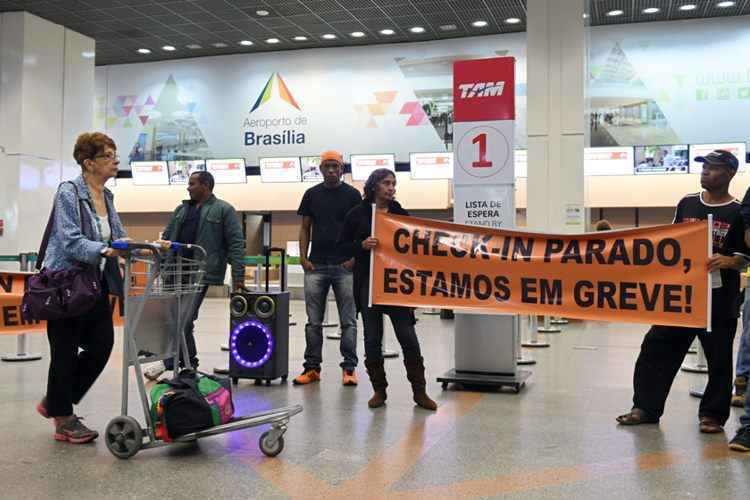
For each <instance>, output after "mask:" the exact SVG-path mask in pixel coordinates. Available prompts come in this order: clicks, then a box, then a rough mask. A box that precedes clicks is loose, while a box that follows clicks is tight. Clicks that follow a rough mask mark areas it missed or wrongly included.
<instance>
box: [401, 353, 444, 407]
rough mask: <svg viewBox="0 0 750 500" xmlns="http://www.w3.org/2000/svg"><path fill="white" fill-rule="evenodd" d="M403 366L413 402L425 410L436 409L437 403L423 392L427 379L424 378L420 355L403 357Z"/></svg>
mask: <svg viewBox="0 0 750 500" xmlns="http://www.w3.org/2000/svg"><path fill="white" fill-rule="evenodd" d="M404 366H405V367H406V378H408V379H409V382H411V390H412V392H413V393H414V402H415V403H417V404H418V405H419V406H421V407H422V408H424V409H425V410H432V411H435V410H437V403H435V402H434V401H433V400H432V399H430V397H429V396H428V395H427V393H426V392H425V387H427V381H426V380H425V378H424V358H423V357H422V356H418V357H414V358H406V357H404Z"/></svg>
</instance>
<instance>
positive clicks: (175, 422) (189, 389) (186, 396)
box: [160, 370, 214, 439]
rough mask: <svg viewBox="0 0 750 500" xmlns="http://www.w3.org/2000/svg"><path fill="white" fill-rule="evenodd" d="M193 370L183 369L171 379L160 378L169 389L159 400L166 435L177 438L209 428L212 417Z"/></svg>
mask: <svg viewBox="0 0 750 500" xmlns="http://www.w3.org/2000/svg"><path fill="white" fill-rule="evenodd" d="M196 382H197V381H196V379H195V372H190V371H188V370H185V371H183V372H181V373H180V374H179V375H178V376H177V377H175V378H173V379H172V380H162V381H160V383H162V384H167V385H168V386H169V387H170V388H171V390H170V391H168V392H167V393H166V394H165V395H164V397H163V398H162V400H161V404H162V407H163V412H164V413H163V415H162V423H163V424H164V427H165V428H166V429H165V430H166V431H167V435H168V436H169V437H170V438H172V439H175V438H179V437H180V436H184V435H185V434H190V433H193V432H198V431H202V430H206V429H209V428H211V427H213V426H214V419H213V415H212V413H211V406H209V404H208V401H206V398H205V397H204V396H203V395H202V394H201V392H200V391H199V390H198V386H197V383H196Z"/></svg>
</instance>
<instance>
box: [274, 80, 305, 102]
mask: <svg viewBox="0 0 750 500" xmlns="http://www.w3.org/2000/svg"><path fill="white" fill-rule="evenodd" d="M276 82H277V83H278V87H279V95H280V96H281V98H282V99H283V100H285V101H286V102H288V103H289V104H291V105H292V106H294V107H295V108H297V109H300V108H299V105H298V104H297V101H295V100H294V97H292V93H291V92H289V87H287V86H286V83H284V80H283V79H282V78H281V75H279V74H278V73H276Z"/></svg>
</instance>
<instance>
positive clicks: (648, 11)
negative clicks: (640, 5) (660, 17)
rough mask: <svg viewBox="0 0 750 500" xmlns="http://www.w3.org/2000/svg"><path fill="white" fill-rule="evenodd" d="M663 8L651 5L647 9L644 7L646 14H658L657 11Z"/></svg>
mask: <svg viewBox="0 0 750 500" xmlns="http://www.w3.org/2000/svg"><path fill="white" fill-rule="evenodd" d="M660 11H661V9H660V8H658V7H649V8H647V9H643V13H644V14H656V13H657V12H660Z"/></svg>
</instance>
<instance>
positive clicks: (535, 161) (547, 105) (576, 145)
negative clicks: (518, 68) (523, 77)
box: [527, 0, 586, 233]
mask: <svg viewBox="0 0 750 500" xmlns="http://www.w3.org/2000/svg"><path fill="white" fill-rule="evenodd" d="M585 3H586V2H585V0H528V2H527V40H528V42H527V43H528V48H527V54H528V56H527V57H528V62H527V81H528V155H529V157H528V162H529V164H528V195H527V196H528V209H527V214H528V216H527V217H528V219H527V224H528V227H529V228H530V229H532V230H536V231H545V232H555V233H576V232H581V231H584V230H585V227H586V220H585V219H586V216H585V214H586V210H585V209H584V179H583V147H584V125H585V117H584V78H585V74H584V68H585V64H584V63H585V27H584V19H583V13H584V4H585ZM576 214H578V216H577V215H576Z"/></svg>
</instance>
